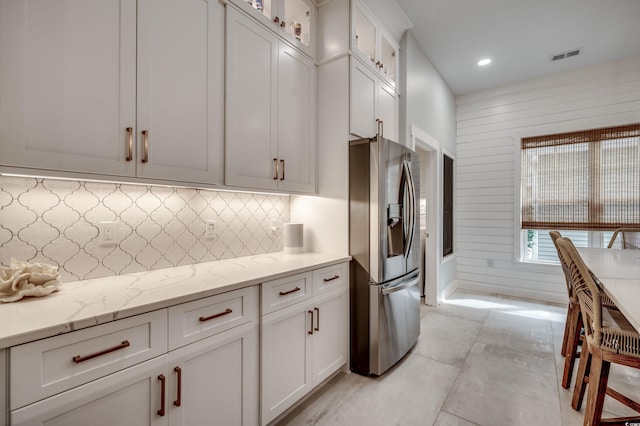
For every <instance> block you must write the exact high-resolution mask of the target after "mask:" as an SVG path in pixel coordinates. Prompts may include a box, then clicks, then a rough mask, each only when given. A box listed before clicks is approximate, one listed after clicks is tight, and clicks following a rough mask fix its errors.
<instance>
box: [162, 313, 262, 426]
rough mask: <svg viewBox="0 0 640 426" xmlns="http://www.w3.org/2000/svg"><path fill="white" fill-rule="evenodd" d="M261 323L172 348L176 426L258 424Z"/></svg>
mask: <svg viewBox="0 0 640 426" xmlns="http://www.w3.org/2000/svg"><path fill="white" fill-rule="evenodd" d="M258 331H259V328H258V324H257V323H255V322H254V323H251V324H246V325H243V326H240V327H238V328H236V329H233V330H231V331H228V332H225V333H222V334H220V335H218V336H214V337H209V338H207V339H205V340H202V341H199V342H196V343H192V344H190V345H188V346H185V347H183V348H180V349H177V350H175V351H173V352H170V353H169V377H170V380H169V391H168V395H167V397H168V399H169V401H168V402H167V407H168V409H169V420H170V421H169V424H170V425H172V426H177V425H185V426H202V425H209V424H210V425H214V424H215V425H238V426H243V425H244V426H252V425H257V424H258V392H259V387H258V369H259V358H258Z"/></svg>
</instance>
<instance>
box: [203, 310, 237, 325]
mask: <svg viewBox="0 0 640 426" xmlns="http://www.w3.org/2000/svg"><path fill="white" fill-rule="evenodd" d="M231 312H233V309H229V308H227V309H225V311H224V312H220V313H218V314H213V315H211V316H208V317H200V318H199V320H200V322H205V321H209V320H212V319H214V318H218V317H221V316H224V315H229V314H230V313H231Z"/></svg>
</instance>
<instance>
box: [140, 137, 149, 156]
mask: <svg viewBox="0 0 640 426" xmlns="http://www.w3.org/2000/svg"><path fill="white" fill-rule="evenodd" d="M142 140H143V142H144V143H143V145H142V147H143V155H142V160H140V161H142V162H143V163H148V162H149V131H148V130H143V131H142Z"/></svg>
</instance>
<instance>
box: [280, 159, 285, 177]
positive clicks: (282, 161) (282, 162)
mask: <svg viewBox="0 0 640 426" xmlns="http://www.w3.org/2000/svg"><path fill="white" fill-rule="evenodd" d="M280 164H281V165H282V177H281V178H280V180H284V160H280Z"/></svg>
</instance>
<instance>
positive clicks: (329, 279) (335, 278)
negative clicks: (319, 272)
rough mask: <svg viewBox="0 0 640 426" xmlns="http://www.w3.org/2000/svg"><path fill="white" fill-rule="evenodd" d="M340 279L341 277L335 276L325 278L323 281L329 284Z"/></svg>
mask: <svg viewBox="0 0 640 426" xmlns="http://www.w3.org/2000/svg"><path fill="white" fill-rule="evenodd" d="M338 278H340V275H334V276H332V277H331V278H324V279H323V280H322V281H324V282H325V283H328V282H329V281H333V280H337V279H338Z"/></svg>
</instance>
